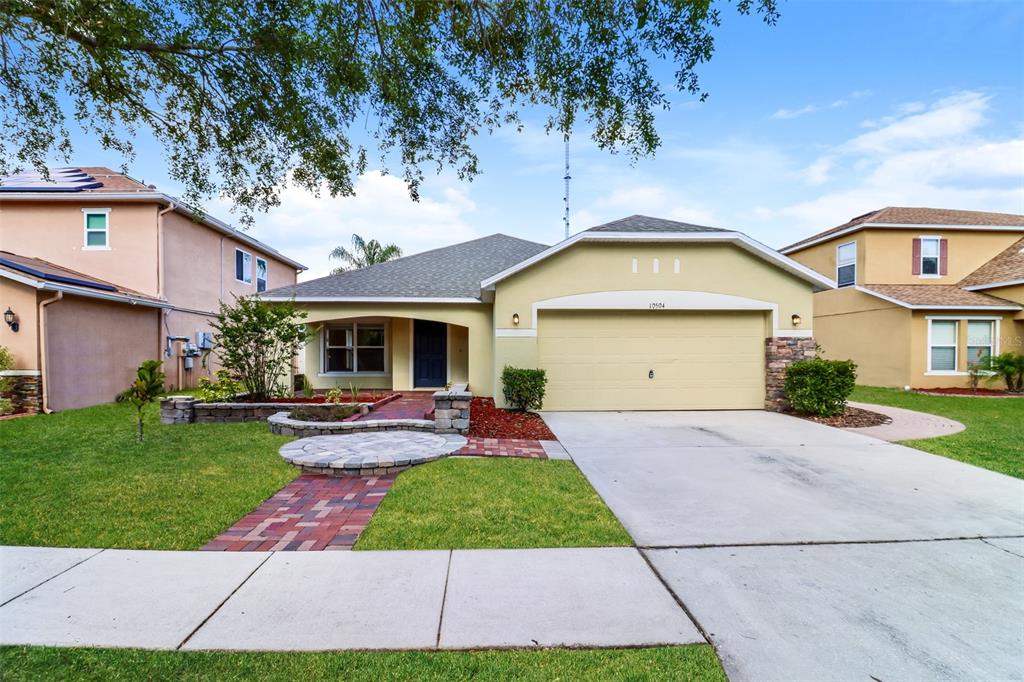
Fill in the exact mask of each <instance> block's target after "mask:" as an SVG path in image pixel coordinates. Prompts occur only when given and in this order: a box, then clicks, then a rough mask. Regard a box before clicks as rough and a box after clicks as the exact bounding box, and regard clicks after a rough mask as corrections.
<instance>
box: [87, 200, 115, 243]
mask: <svg viewBox="0 0 1024 682" xmlns="http://www.w3.org/2000/svg"><path fill="white" fill-rule="evenodd" d="M82 213H83V214H84V216H85V248H87V249H106V248H109V247H110V229H109V228H110V209H109V208H83V209H82Z"/></svg>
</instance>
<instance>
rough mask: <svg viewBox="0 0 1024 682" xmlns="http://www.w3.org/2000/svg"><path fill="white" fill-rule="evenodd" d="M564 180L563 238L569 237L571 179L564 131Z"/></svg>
mask: <svg viewBox="0 0 1024 682" xmlns="http://www.w3.org/2000/svg"><path fill="white" fill-rule="evenodd" d="M562 179H563V180H565V196H564V197H563V198H562V201H564V202H565V215H564V216H562V222H563V223H565V238H566V239H568V238H569V181H570V180H572V176H571V175H569V133H565V176H564V177H563V178H562Z"/></svg>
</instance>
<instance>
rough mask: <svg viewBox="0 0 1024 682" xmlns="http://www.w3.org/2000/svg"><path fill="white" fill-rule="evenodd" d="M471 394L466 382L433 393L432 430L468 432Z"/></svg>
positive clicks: (463, 433) (437, 431) (439, 431)
mask: <svg viewBox="0 0 1024 682" xmlns="http://www.w3.org/2000/svg"><path fill="white" fill-rule="evenodd" d="M471 400H473V394H472V393H470V392H469V388H468V387H467V386H466V384H456V385H455V386H453V387H452V389H451V390H450V391H438V392H436V393H435V394H434V431H435V432H436V433H461V434H462V435H466V434H467V433H469V404H470V401H471Z"/></svg>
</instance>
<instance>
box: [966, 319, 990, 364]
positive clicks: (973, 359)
mask: <svg viewBox="0 0 1024 682" xmlns="http://www.w3.org/2000/svg"><path fill="white" fill-rule="evenodd" d="M995 336H996V335H995V322H993V321H992V320H968V322H967V365H968V366H972V365H973V366H979V365H980V366H984V365H985V364H987V362H988V358H990V357H992V355H993V351H994V348H993V346H994V345H995Z"/></svg>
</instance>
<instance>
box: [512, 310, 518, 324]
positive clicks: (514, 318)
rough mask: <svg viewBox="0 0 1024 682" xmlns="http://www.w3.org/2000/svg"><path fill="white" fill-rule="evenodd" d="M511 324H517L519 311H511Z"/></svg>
mask: <svg viewBox="0 0 1024 682" xmlns="http://www.w3.org/2000/svg"><path fill="white" fill-rule="evenodd" d="M512 324H514V325H516V326H518V325H519V313H512Z"/></svg>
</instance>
